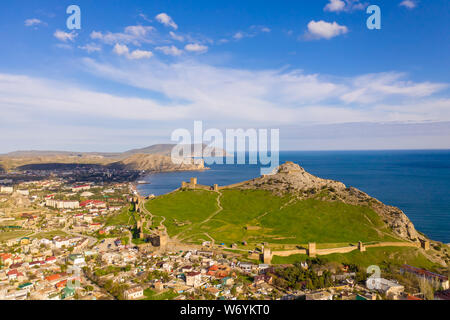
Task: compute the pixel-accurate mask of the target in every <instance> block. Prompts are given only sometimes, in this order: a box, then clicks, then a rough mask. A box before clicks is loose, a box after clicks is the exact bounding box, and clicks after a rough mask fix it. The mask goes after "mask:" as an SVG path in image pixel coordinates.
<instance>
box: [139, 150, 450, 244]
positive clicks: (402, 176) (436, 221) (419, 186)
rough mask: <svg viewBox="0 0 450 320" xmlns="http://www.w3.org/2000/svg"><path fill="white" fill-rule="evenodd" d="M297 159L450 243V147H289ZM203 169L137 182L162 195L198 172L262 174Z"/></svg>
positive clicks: (239, 177)
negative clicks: (347, 149) (141, 182)
mask: <svg viewBox="0 0 450 320" xmlns="http://www.w3.org/2000/svg"><path fill="white" fill-rule="evenodd" d="M285 161H293V162H295V163H297V164H299V165H300V166H302V167H303V168H305V170H307V171H308V172H310V173H312V174H314V175H316V176H319V177H321V178H326V179H333V180H338V181H341V182H343V183H345V184H346V185H347V186H353V187H355V188H358V189H360V190H362V191H364V192H366V193H368V194H369V195H371V196H372V197H375V198H377V199H378V200H380V201H382V202H384V203H385V204H389V205H393V206H396V207H399V208H400V209H402V210H403V211H404V212H405V213H406V215H407V216H408V217H409V218H410V219H411V221H412V222H413V223H414V225H415V226H416V228H417V229H418V230H419V231H421V232H423V233H424V234H426V235H427V236H428V237H430V238H431V239H434V240H438V241H442V242H444V243H450V150H431V151H430V150H426V151H421V150H414V151H403V150H402V151H286V152H280V164H281V163H283V162H285ZM208 167H210V168H211V170H207V171H202V172H171V173H156V174H150V175H148V176H146V177H145V178H144V179H142V180H145V181H148V182H149V183H150V184H143V185H139V186H138V190H139V192H140V193H141V194H143V195H148V194H155V195H161V194H165V193H167V192H170V191H172V190H174V189H176V188H178V187H179V186H180V184H181V182H182V181H188V180H189V178H190V177H197V178H198V183H200V184H205V185H213V184H214V183H218V184H219V185H228V184H232V183H236V182H240V181H243V180H248V179H252V178H255V177H258V176H260V167H259V166H258V165H210V166H208Z"/></svg>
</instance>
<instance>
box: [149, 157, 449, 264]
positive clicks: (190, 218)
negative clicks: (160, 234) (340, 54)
mask: <svg viewBox="0 0 450 320" xmlns="http://www.w3.org/2000/svg"><path fill="white" fill-rule="evenodd" d="M146 208H147V210H148V211H149V212H151V214H152V215H153V216H154V217H157V218H158V220H159V221H161V220H163V221H164V222H163V224H164V226H165V227H166V229H167V232H168V234H169V236H170V237H172V238H173V239H175V240H177V241H181V242H184V243H192V244H200V243H202V242H203V241H209V240H211V241H214V242H215V243H216V244H217V243H219V244H220V243H224V245H225V246H226V247H228V248H230V246H231V245H232V244H234V246H233V248H234V250H235V251H236V252H239V250H242V251H244V252H245V251H248V250H249V248H252V247H255V246H256V247H257V246H260V245H261V244H262V243H266V245H269V246H270V248H271V249H272V250H275V251H276V250H281V251H282V250H294V251H295V250H300V249H302V248H306V247H307V244H308V243H310V242H314V243H316V244H317V248H318V249H327V248H338V247H348V246H356V245H357V243H358V242H359V241H361V242H363V243H364V244H366V245H369V246H373V247H374V248H373V249H371V250H375V249H376V248H375V247H377V246H393V247H396V246H399V247H406V249H404V250H405V252H409V253H408V255H410V253H411V252H412V253H411V255H410V256H411V257H412V256H414V255H417V254H418V252H419V251H420V250H422V249H419V248H418V247H420V243H421V240H422V241H423V240H427V239H426V237H425V236H423V235H422V234H420V233H419V232H417V231H416V229H415V228H414V225H413V224H412V223H411V221H410V220H409V219H408V217H407V216H406V215H405V214H404V213H403V212H402V211H401V210H400V209H398V208H395V207H391V206H386V205H384V204H383V203H381V202H380V201H378V200H376V199H374V198H372V197H370V196H368V195H367V194H365V193H363V192H362V191H359V190H357V189H355V188H351V187H350V188H348V187H346V186H345V185H344V184H343V183H341V182H337V181H332V180H326V179H321V178H318V177H316V176H313V175H311V174H309V173H307V172H306V171H305V170H304V169H303V168H301V167H300V166H298V165H296V164H294V163H290V162H289V163H286V164H283V165H281V166H280V167H279V169H278V171H277V173H276V174H274V175H268V176H262V177H259V178H256V179H253V180H250V181H246V182H242V183H240V184H235V185H233V186H228V187H222V188H220V189H219V190H218V191H212V190H208V188H206V187H203V186H197V187H196V188H195V189H194V188H185V189H179V190H176V191H174V192H172V193H170V194H167V195H163V196H160V197H157V198H156V199H153V200H150V201H148V202H147V203H146ZM244 244H246V245H244ZM394 250H395V248H394ZM445 250H447V249H445ZM431 251H432V250H430V252H431ZM430 252H428V253H429V255H433V256H432V257H431V258H430V259H432V260H433V261H434V262H437V263H440V264H443V263H444V262H445V260H447V261H448V259H449V258H450V256H449V255H448V253H449V252H450V251H445V254H442V253H440V254H434V253H433V252H431V253H430ZM416 253H417V254H416ZM428 253H427V254H428ZM420 254H425V252H423V253H420ZM441 254H442V255H441ZM441 258H442V259H441ZM425 260H426V259H425Z"/></svg>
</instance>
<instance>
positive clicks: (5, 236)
mask: <svg viewBox="0 0 450 320" xmlns="http://www.w3.org/2000/svg"><path fill="white" fill-rule="evenodd" d="M28 234H31V232H30V231H8V232H0V241H7V240H10V239H14V238H20V237H24V236H26V235H28Z"/></svg>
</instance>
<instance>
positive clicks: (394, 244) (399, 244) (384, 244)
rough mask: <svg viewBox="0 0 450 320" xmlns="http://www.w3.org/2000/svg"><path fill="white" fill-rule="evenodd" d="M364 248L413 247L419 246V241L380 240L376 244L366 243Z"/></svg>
mask: <svg viewBox="0 0 450 320" xmlns="http://www.w3.org/2000/svg"><path fill="white" fill-rule="evenodd" d="M365 247H366V248H378V247H415V248H420V243H415V242H381V243H376V244H368V245H366V246H365Z"/></svg>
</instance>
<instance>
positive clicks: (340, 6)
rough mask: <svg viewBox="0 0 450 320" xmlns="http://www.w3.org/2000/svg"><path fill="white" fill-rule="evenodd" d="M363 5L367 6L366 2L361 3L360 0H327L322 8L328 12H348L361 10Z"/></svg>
mask: <svg viewBox="0 0 450 320" xmlns="http://www.w3.org/2000/svg"><path fill="white" fill-rule="evenodd" d="M365 7H367V3H362V2H361V1H360V0H329V2H328V3H327V5H326V6H325V7H324V8H323V10H324V11H330V12H342V11H346V12H349V11H355V10H363V9H364V8H365Z"/></svg>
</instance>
